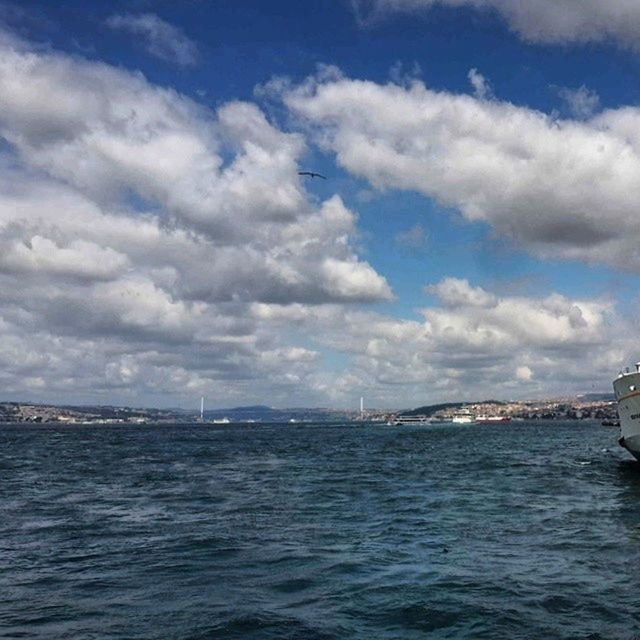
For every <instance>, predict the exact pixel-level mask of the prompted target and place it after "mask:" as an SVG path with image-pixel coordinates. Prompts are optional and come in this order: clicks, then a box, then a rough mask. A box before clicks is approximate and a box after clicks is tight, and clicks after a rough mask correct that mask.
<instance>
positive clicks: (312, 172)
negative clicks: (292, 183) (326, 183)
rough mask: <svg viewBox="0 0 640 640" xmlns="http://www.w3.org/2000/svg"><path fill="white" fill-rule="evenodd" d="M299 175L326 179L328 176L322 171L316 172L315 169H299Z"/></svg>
mask: <svg viewBox="0 0 640 640" xmlns="http://www.w3.org/2000/svg"><path fill="white" fill-rule="evenodd" d="M298 175H299V176H309V177H310V178H322V179H323V180H326V179H327V178H326V176H323V175H322V174H321V173H316V172H315V171H298Z"/></svg>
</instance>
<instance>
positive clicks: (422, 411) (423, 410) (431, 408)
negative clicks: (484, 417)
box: [399, 400, 505, 417]
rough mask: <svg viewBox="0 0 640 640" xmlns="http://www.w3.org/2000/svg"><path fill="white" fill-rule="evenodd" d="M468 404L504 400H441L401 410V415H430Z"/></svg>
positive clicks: (496, 402)
mask: <svg viewBox="0 0 640 640" xmlns="http://www.w3.org/2000/svg"><path fill="white" fill-rule="evenodd" d="M470 404H495V405H503V404H505V403H504V402H500V401H498V400H482V401H481V402H443V403H442V404H430V405H426V406H424V407H418V408H417V409H409V410H407V411H402V412H401V413H400V414H399V415H401V416H427V417H428V416H432V415H433V414H434V413H438V411H446V410H447V409H460V408H462V407H466V406H467V405H470Z"/></svg>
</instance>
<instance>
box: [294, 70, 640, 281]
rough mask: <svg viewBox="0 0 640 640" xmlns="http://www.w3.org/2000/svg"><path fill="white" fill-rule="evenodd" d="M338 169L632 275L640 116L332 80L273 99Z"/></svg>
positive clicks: (543, 250)
mask: <svg viewBox="0 0 640 640" xmlns="http://www.w3.org/2000/svg"><path fill="white" fill-rule="evenodd" d="M283 98H284V101H285V103H286V104H287V106H288V107H289V108H290V109H291V110H292V111H293V112H294V113H295V114H296V115H297V117H298V118H299V120H300V122H301V123H302V124H303V125H305V126H306V127H307V130H308V131H309V132H310V133H311V134H312V135H315V137H316V139H317V141H318V142H319V144H321V145H323V146H324V147H325V148H327V149H329V150H332V151H333V152H335V154H336V158H337V161H338V163H339V164H340V165H341V166H342V167H344V168H345V169H347V170H348V171H350V172H351V173H353V174H354V175H357V176H360V177H364V178H366V179H367V180H369V182H370V183H371V184H372V185H373V186H374V187H376V188H378V189H385V188H399V189H411V190H416V191H419V192H421V193H423V194H425V195H426V196H430V197H432V198H435V199H436V200H437V201H438V202H439V203H441V204H443V205H445V206H447V207H454V208H457V209H458V210H459V211H460V212H461V214H462V215H463V216H464V217H465V218H466V219H467V220H469V221H483V222H486V223H488V224H490V225H491V226H492V227H493V229H494V230H495V231H496V232H497V233H498V234H500V235H502V236H505V237H507V238H509V239H511V240H513V241H515V242H517V243H519V244H521V245H522V246H523V247H525V248H526V249H528V250H530V251H531V252H533V253H535V254H537V255H540V256H543V257H547V256H554V257H563V258H571V259H582V260H585V261H589V262H600V263H605V264H611V265H616V266H619V267H622V268H624V269H632V270H636V271H637V270H640V254H639V253H638V252H637V246H638V243H639V242H640V224H638V218H637V215H636V212H637V211H638V208H640V196H638V191H637V189H636V185H637V184H638V183H639V182H640V135H638V131H640V109H637V108H634V107H629V108H625V109H618V110H610V111H604V112H603V113H601V114H600V115H598V116H597V117H594V118H592V119H590V120H588V121H586V122H582V121H576V120H556V119H553V118H551V117H550V116H547V115H545V114H543V113H540V112H538V111H535V110H532V109H528V108H526V107H518V106H515V105H513V104H510V103H507V102H498V101H496V100H492V101H486V100H478V99H476V98H473V97H471V96H468V95H464V94H463V95H456V94H452V93H447V92H438V91H433V90H430V89H427V88H426V87H425V86H424V84H422V83H421V82H419V81H414V82H413V83H412V84H411V86H410V87H401V86H397V85H394V84H385V85H381V84H376V83H374V82H370V81H360V80H351V79H348V78H342V77H338V79H335V80H328V81H324V80H321V79H318V78H311V79H309V80H308V81H306V82H305V83H303V84H302V85H300V86H298V87H295V88H292V89H290V90H289V91H288V92H286V93H285V94H284V96H283Z"/></svg>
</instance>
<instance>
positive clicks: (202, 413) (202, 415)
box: [200, 396, 204, 422]
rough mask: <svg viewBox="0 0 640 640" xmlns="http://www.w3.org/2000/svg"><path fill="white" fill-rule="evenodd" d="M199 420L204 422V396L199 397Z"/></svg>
mask: <svg viewBox="0 0 640 640" xmlns="http://www.w3.org/2000/svg"><path fill="white" fill-rule="evenodd" d="M200 422H204V396H202V397H201V398H200Z"/></svg>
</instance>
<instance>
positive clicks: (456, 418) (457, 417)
mask: <svg viewBox="0 0 640 640" xmlns="http://www.w3.org/2000/svg"><path fill="white" fill-rule="evenodd" d="M475 421H476V418H475V416H474V415H473V413H471V411H458V413H455V414H454V415H453V418H452V419H451V422H453V424H473V423H474V422H475Z"/></svg>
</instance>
